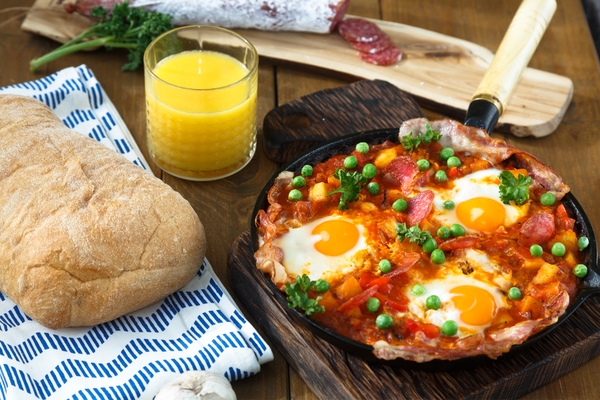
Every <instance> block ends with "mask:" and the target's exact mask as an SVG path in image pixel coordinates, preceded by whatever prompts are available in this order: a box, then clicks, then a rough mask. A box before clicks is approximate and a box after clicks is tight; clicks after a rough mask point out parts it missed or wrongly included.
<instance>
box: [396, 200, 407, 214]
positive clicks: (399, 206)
mask: <svg viewBox="0 0 600 400" xmlns="http://www.w3.org/2000/svg"><path fill="white" fill-rule="evenodd" d="M407 208H408V203H407V202H406V200H404V199H398V200H396V201H395V202H394V204H392V210H394V211H396V212H402V211H405V210H406V209H407Z"/></svg>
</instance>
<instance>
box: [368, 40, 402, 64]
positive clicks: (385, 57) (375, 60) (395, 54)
mask: <svg viewBox="0 0 600 400" xmlns="http://www.w3.org/2000/svg"><path fill="white" fill-rule="evenodd" d="M360 59H361V60H363V61H366V62H368V63H370V64H375V65H384V66H386V65H393V64H396V63H397V62H398V61H400V60H402V50H400V49H399V48H397V47H396V46H394V45H392V46H389V47H387V48H386V49H385V50H383V51H380V52H378V53H373V54H371V53H363V52H361V53H360Z"/></svg>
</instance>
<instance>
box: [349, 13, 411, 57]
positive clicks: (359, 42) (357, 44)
mask: <svg viewBox="0 0 600 400" xmlns="http://www.w3.org/2000/svg"><path fill="white" fill-rule="evenodd" d="M338 32H339V34H340V35H341V36H342V37H343V38H344V39H346V40H347V41H348V42H349V43H350V45H351V46H352V47H354V48H355V49H356V50H358V51H359V57H360V59H361V60H363V61H365V62H368V63H371V64H376V65H392V64H395V63H397V62H398V61H400V60H401V59H402V50H400V49H399V48H398V47H396V45H395V44H393V43H392V41H391V40H390V37H389V36H388V35H387V34H386V33H385V32H383V31H382V30H381V29H380V28H379V27H378V26H377V25H375V24H374V23H372V22H370V21H367V20H365V19H360V18H346V19H345V20H343V21H341V22H340V23H339V25H338Z"/></svg>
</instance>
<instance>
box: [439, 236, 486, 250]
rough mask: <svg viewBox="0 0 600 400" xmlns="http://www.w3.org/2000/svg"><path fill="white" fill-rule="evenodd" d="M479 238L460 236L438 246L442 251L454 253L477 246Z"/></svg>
mask: <svg viewBox="0 0 600 400" xmlns="http://www.w3.org/2000/svg"><path fill="white" fill-rule="evenodd" d="M478 240H479V239H478V238H477V236H459V237H457V238H454V239H449V240H446V241H445V242H443V243H440V245H439V246H438V247H439V249H440V250H443V251H452V250H458V249H469V248H471V247H473V246H475V245H476V244H477V241H478Z"/></svg>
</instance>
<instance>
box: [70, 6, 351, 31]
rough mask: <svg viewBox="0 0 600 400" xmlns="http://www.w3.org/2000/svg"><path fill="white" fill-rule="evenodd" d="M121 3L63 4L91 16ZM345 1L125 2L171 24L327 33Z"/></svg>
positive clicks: (340, 15)
mask: <svg viewBox="0 0 600 400" xmlns="http://www.w3.org/2000/svg"><path fill="white" fill-rule="evenodd" d="M122 2H123V0H82V1H78V2H77V3H69V4H65V10H66V11H67V12H69V13H72V12H77V13H79V14H82V15H85V16H87V17H91V16H92V8H94V7H99V6H102V7H104V9H106V10H112V8H113V7H114V6H115V5H116V4H119V3H122ZM348 3H349V0H129V4H130V5H131V6H132V7H143V8H145V9H147V10H149V11H155V12H160V13H163V14H169V15H171V16H172V17H173V19H172V20H171V22H172V23H173V25H193V24H206V25H217V26H222V27H225V28H251V29H260V30H267V31H304V32H315V33H330V32H333V31H334V29H335V28H336V26H337V24H338V22H339V21H340V20H341V19H342V17H343V16H344V14H345V13H346V10H347V8H348Z"/></svg>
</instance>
